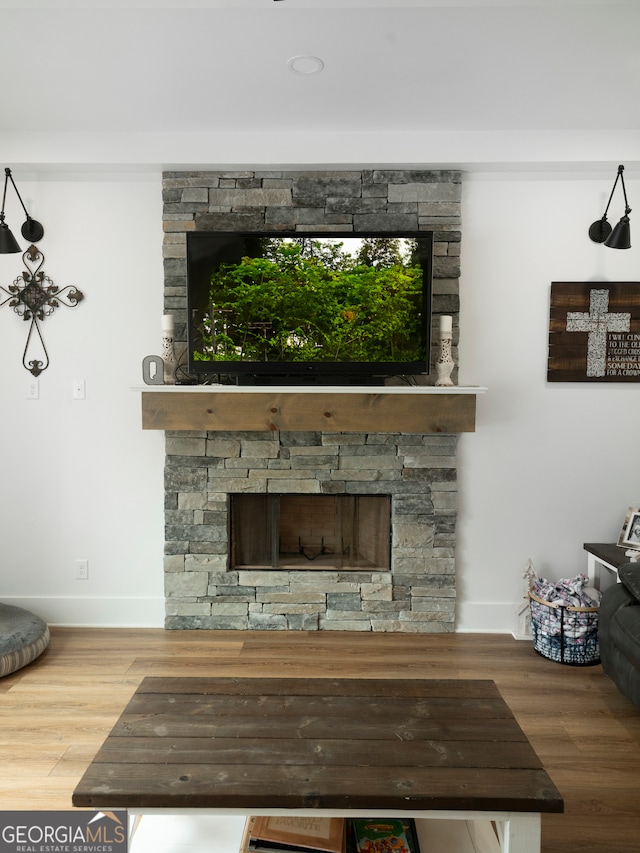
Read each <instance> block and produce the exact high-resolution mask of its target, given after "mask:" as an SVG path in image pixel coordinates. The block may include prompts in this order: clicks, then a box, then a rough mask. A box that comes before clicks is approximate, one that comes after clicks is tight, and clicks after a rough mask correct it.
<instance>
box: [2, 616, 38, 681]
mask: <svg viewBox="0 0 640 853" xmlns="http://www.w3.org/2000/svg"><path fill="white" fill-rule="evenodd" d="M48 645H49V628H48V627H47V623H46V622H44V621H43V620H42V619H41V618H40V617H39V616H36V615H35V613H30V612H29V611H28V610H24V609H23V608H22V607H14V606H13V605H11V604H2V603H0V677H2V676H3V675H9V673H10V672H15V671H16V669H20V668H21V667H23V666H26V665H27V664H28V663H31V661H32V660H35V658H37V657H38V655H41V654H42V652H43V651H44V650H45V649H46V648H47V646H48Z"/></svg>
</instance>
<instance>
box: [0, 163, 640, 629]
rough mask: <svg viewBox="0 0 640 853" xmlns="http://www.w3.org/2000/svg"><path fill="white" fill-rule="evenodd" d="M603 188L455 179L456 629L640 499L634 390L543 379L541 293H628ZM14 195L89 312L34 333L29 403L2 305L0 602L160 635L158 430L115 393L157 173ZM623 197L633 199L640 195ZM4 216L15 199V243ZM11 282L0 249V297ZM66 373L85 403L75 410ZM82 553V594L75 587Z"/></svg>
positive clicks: (44, 182)
mask: <svg viewBox="0 0 640 853" xmlns="http://www.w3.org/2000/svg"><path fill="white" fill-rule="evenodd" d="M614 177H615V173H612V174H611V175H608V174H607V176H606V177H602V175H597V176H594V175H591V176H579V177H571V178H565V177H564V176H563V175H562V173H558V174H557V175H554V176H552V177H548V176H540V175H538V176H520V175H505V174H503V175H500V174H494V175H470V176H469V177H468V178H467V179H466V182H465V186H464V193H463V242H462V247H463V254H462V279H461V296H462V315H461V331H462V343H461V353H460V359H461V375H460V381H461V383H463V384H478V385H487V386H488V387H489V392H488V393H487V394H486V395H484V396H483V397H480V398H479V401H478V419H477V421H478V423H477V432H476V433H474V434H471V435H465V436H463V437H462V438H461V440H460V459H461V469H460V520H459V528H458V531H459V539H460V546H459V549H458V558H459V565H460V572H459V608H458V626H459V629H460V630H467V631H468V630H491V631H512V630H514V629H515V627H516V623H515V611H516V607H517V605H518V604H519V601H520V598H521V594H522V590H521V585H522V578H521V575H522V572H523V570H524V568H525V564H526V561H527V559H528V558H529V557H531V558H532V559H533V561H534V564H535V566H536V568H537V570H538V572H539V573H540V574H547V575H549V576H551V577H560V576H563V575H569V574H576V573H577V572H579V571H582V570H583V569H584V567H585V555H584V552H583V550H582V544H583V542H585V541H614V540H615V539H616V538H617V535H618V532H619V529H620V526H621V524H622V519H623V517H624V513H625V511H626V509H627V507H628V506H629V505H631V504H635V503H637V502H640V480H639V478H638V475H639V473H640V465H639V464H638V452H637V449H636V448H637V440H636V433H635V431H633V427H634V426H635V425H636V423H637V419H638V414H639V412H640V408H639V405H638V401H639V397H638V391H639V388H638V386H637V385H636V384H629V385H615V384H612V385H589V384H554V383H552V384H547V382H546V358H547V334H548V302H549V286H550V283H551V281H554V280H555V281H563V280H565V281H580V280H584V281H586V280H591V279H595V280H627V281H633V280H640V275H639V274H638V273H639V272H640V269H639V264H640V260H639V257H640V256H639V255H638V252H639V251H640V250H639V249H637V248H632V249H631V250H629V251H615V250H613V249H606V248H604V247H603V246H596V245H595V244H592V243H591V242H590V241H589V239H588V237H587V235H586V232H587V228H588V226H589V224H590V223H591V222H592V221H593V220H595V219H597V218H599V216H600V215H601V214H602V210H603V208H604V205H605V204H606V199H607V197H608V193H609V190H610V186H611V183H612V180H613V178H614ZM18 178H19V176H18V175H17V174H16V180H18ZM19 188H20V191H21V194H22V195H23V198H24V199H25V202H26V203H27V207H29V208H30V210H31V212H32V215H33V216H35V217H36V218H37V219H40V220H42V222H43V224H44V226H45V229H46V233H45V236H44V238H43V240H42V241H41V242H40V244H39V245H40V247H41V249H42V250H43V252H44V253H45V255H46V263H45V271H46V272H47V273H48V274H49V275H50V276H51V277H52V278H53V279H54V281H55V283H56V284H58V285H59V286H63V285H65V284H74V285H76V286H77V287H79V288H80V289H81V290H83V291H84V293H85V296H86V299H85V301H84V302H82V303H81V304H80V305H79V306H78V307H77V308H75V309H67V308H60V309H59V310H58V311H56V313H55V314H54V315H53V317H51V318H49V319H47V320H45V322H44V324H43V328H44V334H45V340H46V343H47V346H48V348H49V352H50V356H51V367H50V368H49V369H48V370H47V371H45V372H44V374H43V375H42V376H41V378H40V399H39V400H37V401H31V400H26V389H27V385H28V382H29V380H30V378H31V375H30V374H29V373H28V372H27V371H26V370H25V369H24V368H23V367H22V365H21V355H22V349H23V347H24V342H25V338H26V331H27V324H26V323H23V322H22V321H21V320H19V319H18V318H17V317H16V316H15V315H14V314H13V313H12V311H11V309H9V308H8V306H6V305H5V306H4V307H3V308H1V309H0V365H2V367H1V368H0V400H1V401H2V413H1V417H0V459H1V462H2V464H1V466H0V472H1V482H2V489H1V490H0V536H1V541H2V568H1V569H0V598H1V599H2V600H3V601H5V602H8V603H16V604H20V605H22V606H27V607H30V608H31V609H33V610H35V611H36V612H38V613H39V614H40V615H42V616H43V617H44V618H45V619H47V620H48V621H50V622H52V623H59V624H60V623H65V624H91V625H125V624H126V625H141V626H145V625H158V626H159V625H161V624H162V621H163V602H162V595H163V593H162V583H163V572H162V549H163V541H164V537H163V506H162V505H163V489H162V477H163V463H164V448H163V436H162V434H161V433H159V432H151V431H150V432H143V431H142V430H141V428H140V400H139V397H138V395H137V394H136V393H134V392H133V391H131V390H130V387H131V386H133V385H140V383H141V369H140V364H141V360H142V358H143V356H144V355H147V354H149V353H157V352H159V345H160V316H161V314H162V255H161V244H162V233H161V189H160V174H159V173H158V172H148V173H145V174H130V175H127V176H118V175H113V174H111V175H110V174H107V173H105V174H103V175H100V174H98V173H93V174H89V173H87V174H85V175H78V174H69V175H66V176H62V177H61V176H60V175H58V176H57V177H55V176H54V177H51V176H49V177H47V176H46V175H45V176H42V175H41V176H39V177H38V178H33V179H32V180H26V181H24V180H21V181H20V182H19ZM627 188H628V194H629V199H630V202H631V204H633V199H634V198H635V199H637V198H639V197H640V183H639V182H637V181H636V182H634V181H631V180H627ZM616 210H617V208H616ZM20 214H21V211H20V210H19V208H18V206H17V202H16V203H15V205H14V199H13V198H11V199H10V201H8V203H7V221H8V223H9V225H10V226H11V227H12V228H13V230H14V233H16V236H17V235H18V233H19V225H20V223H21V222H22V217H21V215H20ZM610 218H611V220H612V221H615V218H616V214H615V213H614V214H612V216H611V217H610ZM632 223H633V217H632ZM20 269H21V264H20V256H18V255H4V256H0V284H2V285H3V286H5V287H6V286H7V285H8V284H10V283H11V282H12V281H13V279H14V278H15V277H16V275H17V274H18V272H19V271H20ZM79 378H82V379H84V380H85V381H86V389H87V397H86V400H84V401H79V400H73V399H72V397H71V392H72V385H73V382H74V380H75V379H79ZM82 557H86V558H88V560H89V580H88V581H77V580H75V579H74V571H75V564H74V561H75V560H76V559H77V558H82Z"/></svg>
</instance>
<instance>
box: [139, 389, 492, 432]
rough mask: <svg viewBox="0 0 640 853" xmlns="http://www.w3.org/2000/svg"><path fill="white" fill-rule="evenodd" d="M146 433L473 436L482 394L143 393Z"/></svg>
mask: <svg viewBox="0 0 640 853" xmlns="http://www.w3.org/2000/svg"><path fill="white" fill-rule="evenodd" d="M135 390H141V392H142V428H143V429H161V430H257V431H262V430H272V431H276V430H284V431H303V430H304V431H306V430H311V431H320V432H421V433H459V432H475V423H476V396H477V395H478V394H481V393H483V392H484V391H486V390H487V389H486V388H481V387H452V388H436V387H433V386H414V385H412V386H395V385H391V386H381V387H380V388H371V387H368V386H365V387H361V386H357V387H356V386H353V387H348V386H331V387H318V388H306V387H305V388H300V389H298V388H292V387H291V386H287V387H282V386H263V387H255V386H242V387H239V386H236V385H218V386H213V385H199V386H183V387H176V386H171V385H163V386H157V387H155V388H153V390H152V386H146V387H145V388H143V389H135Z"/></svg>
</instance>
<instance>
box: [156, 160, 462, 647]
mask: <svg viewBox="0 0 640 853" xmlns="http://www.w3.org/2000/svg"><path fill="white" fill-rule="evenodd" d="M163 183H164V187H163V192H164V202H165V206H164V221H163V225H164V231H165V245H164V253H165V303H164V304H165V311H166V312H167V313H172V314H173V315H174V318H175V322H176V340H177V341H178V342H180V341H184V340H185V336H186V287H185V285H186V239H185V235H186V232H187V231H192V230H196V231H205V230H225V231H229V230H240V231H251V230H256V231H258V230H265V229H266V230H274V231H278V230H297V231H299V232H301V233H304V231H305V230H307V229H309V230H311V229H312V230H313V231H314V232H316V233H317V232H318V231H319V230H321V229H322V228H326V230H327V231H333V232H335V231H340V230H342V231H344V233H345V235H347V234H357V233H358V232H359V231H366V230H369V231H381V232H383V231H390V232H391V231H398V230H415V229H423V230H429V231H434V235H435V258H434V282H433V330H434V334H433V336H432V337H433V341H434V344H433V348H434V351H432V358H431V361H432V365H433V362H434V360H435V358H436V357H437V353H436V352H435V347H436V346H437V340H438V335H437V328H438V318H439V315H440V314H450V315H452V316H453V317H454V353H456V346H455V344H457V314H458V307H459V306H458V272H459V271H458V259H459V244H460V175H459V174H458V173H455V172H448V171H447V172H433V171H415V170H407V171H403V170H379V171H377V170H363V171H336V172H307V171H304V172H283V171H270V172H253V171H247V172H233V173H228V172H168V173H166V174H165V175H164V182H163ZM454 357H455V355H454ZM456 361H457V358H456ZM454 378H455V374H454ZM434 381H435V380H434V375H433V372H432V374H431V375H429V376H427V377H419V378H418V382H422V383H426V384H431V385H433V383H434ZM289 390H292V389H289ZM158 396H162V395H158ZM231 405H233V403H231ZM209 411H210V410H209ZM271 411H274V409H271ZM275 420H277V419H275ZM152 428H153V427H152ZM156 428H157V427H156ZM163 428H165V435H166V467H165V507H166V509H165V521H166V534H165V555H166V556H165V594H166V627H167V628H211V629H256V628H258V629H259V628H263V629H275V630H278V629H279V630H284V629H289V630H291V629H298V630H348V631H407V632H408V631H419V632H427V631H428V632H432V631H452V630H454V611H455V529H456V514H457V511H456V507H457V500H456V497H457V472H456V467H457V461H456V444H457V435H456V434H455V433H454V432H453V431H452V432H451V433H449V432H438V431H436V430H433V431H424V432H417V431H415V429H413V428H412V427H411V426H409V427H406V429H407V430H408V431H404V430H403V418H402V416H401V414H399V416H398V419H397V424H394V425H393V428H391V427H389V426H388V425H387V426H384V428H380V431H378V428H377V427H376V426H375V419H374V421H373V422H368V423H367V424H366V425H363V428H362V430H361V431H355V430H354V429H353V428H351V427H350V428H349V430H348V431H337V430H335V429H333V430H332V429H331V428H330V425H329V424H327V425H326V426H324V425H321V426H319V427H318V428H317V429H308V428H304V429H300V428H289V429H284V428H281V427H278V425H277V424H274V423H270V424H269V425H268V426H266V425H265V427H264V428H259V429H257V428H255V426H252V427H251V428H246V429H245V428H243V427H242V425H240V426H239V427H238V428H235V429H221V428H220V427H219V426H216V427H215V428H209V427H207V428H204V429H203V428H202V424H200V423H197V424H195V425H192V424H190V423H187V424H186V425H185V426H181V427H180V428H178V429H175V428H166V427H163ZM438 429H439V428H438ZM242 496H249V497H252V496H253V497H254V498H255V499H256V500H255V502H254V511H255V512H256V513H257V515H256V516H254V517H256V518H257V519H259V521H258V522H255V521H254V522H253V524H254V525H257V526H255V527H254V528H253V531H252V532H250V533H249V532H248V531H251V529H252V527H251V524H249V525H247V524H246V523H245V526H244V529H243V530H241V533H240V536H242V537H243V540H242V542H241V543H240V544H238V542H236V544H235V546H234V545H233V539H232V535H237V529H236V526H235V525H234V532H232V520H233V517H234V514H236V513H239V514H242V513H244V512H246V510H239V509H238V506H240V504H241V503H242V502H241V501H239V500H238V499H239V498H241V497H242ZM362 496H375V497H378V498H382V499H383V500H384V501H386V503H385V507H386V509H385V512H386V514H387V517H386V524H387V525H388V526H387V527H386V528H385V531H388V532H384V533H380V530H379V529H378V528H379V527H380V525H379V524H374V522H373V521H371V520H369V521H367V522H366V523H365V524H364V526H362V527H361V528H359V529H358V532H357V533H353V530H354V529H355V528H354V527H353V524H352V523H351V522H349V524H348V525H347V526H348V528H349V530H350V531H351V532H349V533H345V530H346V529H347V528H346V527H344V526H343V527H341V528H340V532H339V533H337V532H336V528H335V524H334V528H331V527H329V528H325V532H324V534H319V535H316V533H315V532H312V530H311V527H312V526H310V525H307V527H305V528H304V531H306V530H307V528H308V536H307V532H304V531H303V532H301V531H300V530H299V531H298V532H294V533H292V534H291V532H290V531H288V530H287V529H284V530H283V529H282V528H278V529H277V530H278V532H277V533H276V534H273V530H274V529H275V528H274V526H273V515H274V513H275V514H277V515H279V516H280V517H281V516H282V513H283V506H284V512H285V515H286V511H287V505H288V501H290V500H291V499H293V498H296V499H298V500H303V499H304V498H305V497H307V498H312V497H316V498H323V497H324V498H327V499H328V500H327V501H325V502H324V503H317V504H313V505H312V504H309V506H312V508H311V509H310V510H308V512H309V513H310V517H311V518H313V516H314V515H316V516H317V515H319V514H321V513H329V514H330V515H331V514H332V513H333V515H334V516H336V515H340V517H341V518H342V515H341V513H342V512H343V508H344V507H345V506H346V505H347V504H346V503H345V502H344V501H343V502H342V503H337V502H336V501H335V499H337V498H344V499H345V501H348V500H353V501H356V500H357V499H358V498H360V497H362ZM268 498H271V500H267V499H268ZM380 506H381V505H380V504H378V505H377V508H376V510H375V511H374V510H369V509H367V510H363V511H362V513H361V514H364V515H366V514H367V513H372V515H371V516H370V518H373V517H375V514H376V513H380V512H381V510H380ZM274 507H275V508H274ZM269 519H271V521H269ZM341 524H342V522H341ZM268 526H270V529H271V531H272V532H271V534H270V535H271V539H269V540H268V542H265V541H263V540H264V537H266V536H267V533H266V532H265V530H266V528H267V527H268ZM373 527H375V528H376V530H375V531H374V530H373V529H372V528H373ZM241 528H242V525H241ZM285 528H286V525H285ZM274 535H275V540H281V539H282V537H283V536H288V537H289V540H288V542H287V544H285V546H284V548H281V547H280V543H279V544H278V546H277V547H276V544H275V543H274V538H273V537H274ZM291 536H293V540H291ZM350 536H355V539H356V540H357V542H355V543H354V541H352V540H351V539H349V537H350ZM305 537H307V539H305ZM314 537H315V538H314ZM247 539H248V540H249V541H248V542H247ZM385 539H386V555H387V556H386V562H385V560H384V559H382V558H380V551H381V550H382V551H384V550H385V547H382V546H381V545H380V542H381V541H382V542H383V545H384V543H385ZM347 540H348V541H347ZM265 550H266V551H268V553H269V555H270V556H269V560H268V561H267V559H266V558H265V557H264V553H265ZM323 550H324V553H322V552H323ZM305 551H306V553H305ZM256 552H260V556H258V557H256ZM295 552H297V554H296V553H295ZM337 552H340V559H339V560H338V559H337ZM374 552H375V554H374ZM356 553H357V554H358V556H357V557H356V558H355V559H353V560H350V559H347V558H346V556H345V555H346V554H356ZM274 554H275V557H274V556H273V555H274ZM282 554H285V555H286V557H287V559H284V557H283V556H282ZM238 555H239V558H237V557H238ZM249 557H251V561H250V560H249ZM319 559H320V560H321V562H318V560H319ZM288 560H289V561H292V562H289V563H288V564H287V561H288ZM332 561H333V562H332ZM314 563H315V564H316V566H314V565H313V564H314ZM307 564H308V565H307Z"/></svg>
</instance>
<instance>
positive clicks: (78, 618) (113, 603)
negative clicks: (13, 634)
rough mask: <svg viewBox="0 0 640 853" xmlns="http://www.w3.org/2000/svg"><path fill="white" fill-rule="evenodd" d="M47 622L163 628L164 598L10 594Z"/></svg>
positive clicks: (9, 601)
mask: <svg viewBox="0 0 640 853" xmlns="http://www.w3.org/2000/svg"><path fill="white" fill-rule="evenodd" d="M2 601H3V602H4V604H13V605H14V606H16V607H23V608H24V609H25V610H30V611H31V612H32V613H35V614H36V615H37V616H39V617H40V618H41V619H44V621H45V622H46V623H47V624H48V625H52V626H56V625H58V626H61V627H63V626H64V627H78V628H163V627H164V598H127V597H125V596H123V597H122V598H101V597H99V596H96V597H86V598H80V597H69V598H64V597H62V596H61V597H43V596H33V597H29V596H26V597H21V596H16V597H9V598H6V597H4V596H3V598H2Z"/></svg>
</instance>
